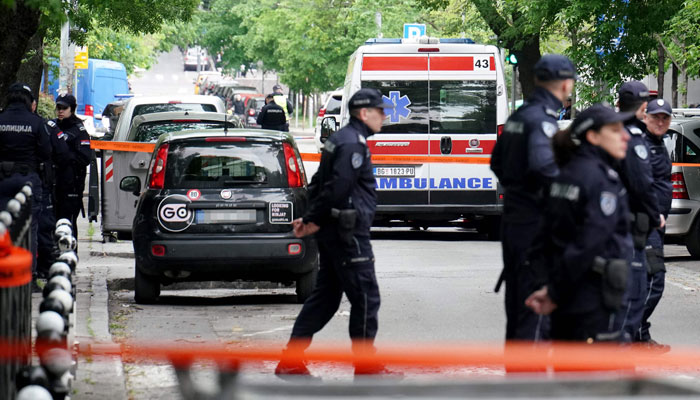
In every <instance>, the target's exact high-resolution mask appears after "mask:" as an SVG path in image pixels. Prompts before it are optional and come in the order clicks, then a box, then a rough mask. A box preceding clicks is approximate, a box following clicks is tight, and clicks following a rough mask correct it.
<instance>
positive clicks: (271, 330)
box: [242, 325, 294, 337]
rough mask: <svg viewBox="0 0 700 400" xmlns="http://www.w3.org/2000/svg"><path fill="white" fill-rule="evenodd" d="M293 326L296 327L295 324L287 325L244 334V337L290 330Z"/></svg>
mask: <svg viewBox="0 0 700 400" xmlns="http://www.w3.org/2000/svg"><path fill="white" fill-rule="evenodd" d="M293 327H294V325H286V326H281V327H279V328H275V329H270V330H267V331H260V332H253V333H246V334H245V335H242V336H243V337H252V336H258V335H266V334H268V333H275V332H279V331H288V330H290V329H292V328H293Z"/></svg>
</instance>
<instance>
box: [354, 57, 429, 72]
mask: <svg viewBox="0 0 700 400" xmlns="http://www.w3.org/2000/svg"><path fill="white" fill-rule="evenodd" d="M362 70H363V71H427V70H428V57H427V56H425V57H370V56H366V57H365V58H364V59H363V60H362Z"/></svg>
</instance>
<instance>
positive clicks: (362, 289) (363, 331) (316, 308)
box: [291, 237, 380, 350]
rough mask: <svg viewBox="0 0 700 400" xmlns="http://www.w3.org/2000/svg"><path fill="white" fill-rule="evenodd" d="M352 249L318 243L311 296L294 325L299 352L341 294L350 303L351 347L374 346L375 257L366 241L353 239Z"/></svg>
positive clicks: (335, 243) (332, 311) (377, 301)
mask: <svg viewBox="0 0 700 400" xmlns="http://www.w3.org/2000/svg"><path fill="white" fill-rule="evenodd" d="M355 241H356V243H355V245H354V246H350V247H351V248H348V246H346V245H344V244H342V243H340V242H339V241H336V240H332V241H325V240H319V241H318V248H319V253H320V257H321V263H320V269H319V271H318V277H317V279H316V286H315V287H314V290H313V292H312V293H311V296H310V297H309V298H308V299H307V300H306V302H304V306H303V307H302V309H301V312H300V313H299V316H298V317H297V319H296V322H295V323H294V328H293V329H292V335H291V340H294V341H295V343H296V344H297V346H298V348H300V349H302V350H303V349H304V348H306V347H308V345H310V344H311V338H312V337H313V335H314V334H315V333H316V332H318V331H320V330H321V329H322V328H323V327H324V326H325V325H326V324H327V323H328V321H330V320H331V318H332V317H333V315H335V313H336V311H338V307H339V306H340V300H341V299H342V296H343V293H345V295H346V296H347V298H348V300H349V301H350V326H349V332H350V338H351V339H353V345H355V344H356V343H357V344H360V343H361V344H363V345H369V346H373V343H374V337H375V336H376V335H377V327H378V321H377V314H378V312H379V304H380V299H379V286H378V285H377V278H376V275H375V272H374V256H373V254H372V247H371V244H370V241H369V238H366V239H359V238H357V237H356V238H355Z"/></svg>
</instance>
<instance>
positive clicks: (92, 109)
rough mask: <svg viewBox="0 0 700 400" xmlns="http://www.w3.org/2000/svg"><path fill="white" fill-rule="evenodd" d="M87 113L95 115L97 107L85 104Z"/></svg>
mask: <svg viewBox="0 0 700 400" xmlns="http://www.w3.org/2000/svg"><path fill="white" fill-rule="evenodd" d="M85 115H87V116H90V117H92V116H94V115H95V108H94V107H93V106H92V104H85Z"/></svg>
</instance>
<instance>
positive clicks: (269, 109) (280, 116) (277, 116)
mask: <svg viewBox="0 0 700 400" xmlns="http://www.w3.org/2000/svg"><path fill="white" fill-rule="evenodd" d="M256 122H257V123H258V125H260V126H261V127H262V128H263V129H272V130H276V131H286V130H287V117H285V115H284V110H283V109H282V107H280V106H278V105H277V104H276V103H275V102H274V101H271V102H269V103H267V104H265V105H264V106H263V108H262V110H260V113H259V114H258V118H257V120H256Z"/></svg>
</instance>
